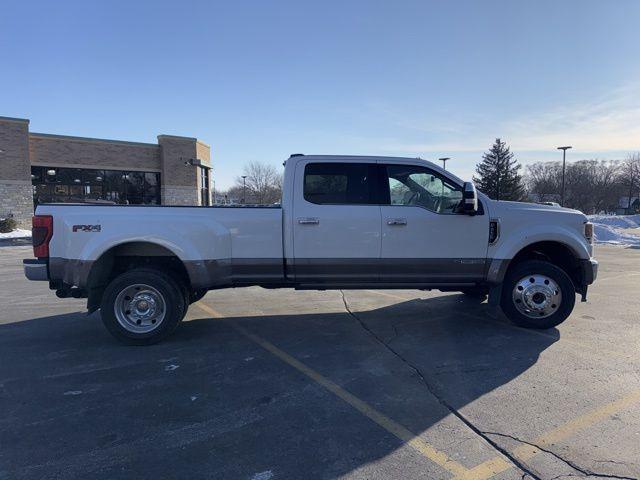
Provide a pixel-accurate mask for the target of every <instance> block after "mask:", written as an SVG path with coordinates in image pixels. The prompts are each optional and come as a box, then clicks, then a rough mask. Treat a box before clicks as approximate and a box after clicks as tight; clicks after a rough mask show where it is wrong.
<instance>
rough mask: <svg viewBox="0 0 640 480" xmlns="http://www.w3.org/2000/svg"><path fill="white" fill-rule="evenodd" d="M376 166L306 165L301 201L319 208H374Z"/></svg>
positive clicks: (343, 164) (354, 164)
mask: <svg viewBox="0 0 640 480" xmlns="http://www.w3.org/2000/svg"><path fill="white" fill-rule="evenodd" d="M375 172H376V165H375V164H368V163H309V164H307V165H306V167H305V169H304V199H305V200H306V201H307V202H311V203H316V204H320V205H375V204H377V201H376V196H375V192H374V189H375V180H374V179H375Z"/></svg>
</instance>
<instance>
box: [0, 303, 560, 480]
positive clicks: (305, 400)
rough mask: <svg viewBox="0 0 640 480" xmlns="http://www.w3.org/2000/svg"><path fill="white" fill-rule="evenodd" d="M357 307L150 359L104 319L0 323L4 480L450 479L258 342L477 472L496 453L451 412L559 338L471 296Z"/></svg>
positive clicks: (151, 354)
mask: <svg viewBox="0 0 640 480" xmlns="http://www.w3.org/2000/svg"><path fill="white" fill-rule="evenodd" d="M356 296H357V295H356V294H353V293H351V294H347V296H346V298H347V305H348V306H350V310H352V311H353V313H350V312H348V311H344V312H336V313H317V314H316V313H314V314H300V315H295V314H294V315H259V316H242V317H235V318H226V319H212V318H207V315H206V314H204V313H203V314H202V316H201V318H192V319H191V320H189V321H185V322H183V324H182V325H181V326H180V328H179V329H178V330H177V331H176V333H175V335H174V336H173V337H171V338H170V339H168V340H167V341H165V342H164V343H161V344H159V345H154V346H151V347H124V346H121V345H119V344H117V343H116V342H115V340H112V339H111V337H110V336H109V335H108V334H107V333H106V331H105V330H104V328H103V327H102V324H101V322H100V320H99V316H98V315H91V316H89V317H87V316H86V315H83V314H79V313H76V314H66V315H58V316H52V317H46V318H39V319H34V320H27V321H23V322H19V323H13V324H5V325H0V411H2V412H3V415H2V416H1V417H0V446H1V448H0V478H12V479H13V478H16V479H19V478H43V477H55V478H78V477H85V478H94V479H95V478H105V479H106V478H109V479H112V478H192V479H199V478H208V479H210V478H249V479H250V478H271V477H270V476H269V474H268V473H266V472H271V475H273V478H305V479H310V478H334V477H338V476H341V475H348V474H352V475H354V476H358V477H369V478H371V477H376V476H378V477H379V478H385V477H386V478H388V477H389V476H393V475H396V476H399V477H403V478H414V477H417V476H426V477H429V478H450V477H452V476H453V475H452V474H451V473H450V472H447V471H446V470H444V469H443V468H442V467H441V466H438V465H436V464H435V463H433V462H432V461H431V460H429V459H428V458H426V457H424V456H421V455H419V454H418V453H417V452H416V451H414V450H412V449H411V448H410V447H406V445H405V446H404V447H403V442H401V441H400V440H399V439H398V438H397V437H396V436H394V435H393V434H391V433H390V432H389V431H388V430H386V429H385V428H384V426H381V425H379V424H378V423H375V422H374V421H372V420H371V418H369V417H367V415H365V414H363V413H362V412H360V411H358V410H357V409H355V408H353V406H352V405H350V404H348V403H347V402H345V401H344V400H343V399H341V398H339V397H338V396H336V395H335V394H334V393H332V392H330V391H329V390H327V389H326V388H325V387H324V386H322V385H321V384H320V383H318V381H317V379H313V378H310V377H309V375H307V374H305V373H304V372H302V371H300V369H296V368H294V367H293V366H292V365H291V364H289V363H287V362H286V361H283V359H282V358H278V357H277V356H276V355H274V354H273V352H270V351H268V350H267V349H265V348H264V344H263V345H261V344H259V343H258V342H256V339H259V340H261V341H263V342H267V343H269V344H271V345H273V346H275V347H276V348H277V349H279V350H280V351H282V352H285V353H286V354H287V355H289V356H291V357H292V358H294V359H295V360H297V361H298V362H301V363H302V364H304V366H305V367H306V368H308V369H312V370H313V371H314V372H316V373H317V374H318V375H320V376H322V377H323V378H325V379H328V380H329V381H330V382H333V383H334V384H335V385H337V386H339V388H341V389H344V391H346V392H348V393H349V394H351V395H353V396H355V397H356V398H357V399H359V400H360V401H362V402H364V403H366V404H367V405H368V406H370V408H372V409H374V410H375V411H377V412H380V413H382V414H383V415H384V416H386V417H387V418H389V419H392V421H393V422H396V423H397V424H399V425H402V426H403V427H404V428H406V429H407V430H409V431H410V432H413V433H414V434H416V435H422V437H423V439H424V440H425V441H426V442H429V443H430V444H433V445H434V446H435V447H436V448H440V449H441V450H445V451H446V452H447V454H448V455H449V456H450V457H452V458H455V459H456V460H457V461H459V462H460V463H463V464H465V466H466V467H468V468H471V467H473V466H474V465H475V464H477V463H480V462H482V461H485V460H487V459H488V458H489V457H488V455H490V454H495V451H491V449H488V451H489V453H486V451H485V450H487V445H486V444H485V443H484V442H483V441H481V440H480V438H479V437H477V436H476V435H474V433H473V432H472V431H471V430H470V429H468V428H467V427H466V426H465V425H464V424H463V423H462V422H460V421H459V420H457V419H455V417H453V416H451V415H450V411H449V409H450V408H451V409H454V410H456V411H458V410H460V409H462V408H463V407H464V406H466V405H468V404H469V403H471V402H474V401H476V400H478V399H480V398H481V397H482V396H483V395H485V394H487V393H489V392H491V391H493V390H495V389H496V388H499V387H501V386H502V385H505V384H506V383H509V382H510V381H512V380H513V379H515V378H517V377H518V376H520V375H522V374H523V373H524V372H526V371H527V370H528V369H530V368H531V367H532V366H533V365H534V364H535V363H536V361H537V359H538V357H539V355H540V354H541V352H543V351H544V350H545V349H547V348H548V347H549V346H550V345H552V344H553V343H554V342H556V341H557V340H558V338H559V334H558V331H557V330H555V329H554V330H549V331H545V332H530V331H526V330H522V329H518V328H515V327H512V326H510V325H508V324H507V323H504V322H501V321H499V320H497V321H496V320H493V319H491V317H490V316H489V314H490V312H489V310H488V307H487V306H486V304H474V303H473V302H469V301H466V300H463V298H462V296H461V295H446V296H439V297H434V298H428V299H421V300H409V301H406V302H402V301H399V302H398V303H396V304H393V305H389V306H385V307H382V308H374V309H370V310H367V309H365V308H354V307H353V305H350V304H349V303H348V299H349V298H350V297H356ZM205 301H206V298H205ZM192 308H197V306H192ZM197 316H198V317H200V315H199V314H198V315H197ZM234 325H236V326H240V327H241V328H242V329H244V330H245V331H247V332H250V333H251V335H252V336H253V337H250V336H247V335H245V334H243V333H242V332H241V331H238V329H236V328H234ZM504 408H506V409H511V408H513V409H514V412H517V410H515V409H516V408H517V407H516V406H514V405H504ZM487 416H488V417H490V416H491V412H490V411H488V412H487ZM432 427H436V428H434V429H432ZM436 429H437V430H438V431H440V432H442V430H443V429H444V430H445V432H446V433H445V434H442V433H440V436H438V435H436V434H435V433H434V432H432V431H431V430H436ZM447 429H448V430H447ZM458 444H460V446H458V447H456V445H458ZM483 449H484V450H483ZM474 452H475V453H474ZM483 452H484V453H483ZM474 455H477V458H474ZM465 458H466V459H465ZM382 459H384V462H380V461H381V460H382ZM469 462H471V463H469ZM259 474H264V476H263V477H255V475H259Z"/></svg>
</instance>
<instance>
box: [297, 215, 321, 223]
mask: <svg viewBox="0 0 640 480" xmlns="http://www.w3.org/2000/svg"><path fill="white" fill-rule="evenodd" d="M298 223H299V224H300V225H318V224H319V223H320V219H319V218H315V217H306V218H299V219H298Z"/></svg>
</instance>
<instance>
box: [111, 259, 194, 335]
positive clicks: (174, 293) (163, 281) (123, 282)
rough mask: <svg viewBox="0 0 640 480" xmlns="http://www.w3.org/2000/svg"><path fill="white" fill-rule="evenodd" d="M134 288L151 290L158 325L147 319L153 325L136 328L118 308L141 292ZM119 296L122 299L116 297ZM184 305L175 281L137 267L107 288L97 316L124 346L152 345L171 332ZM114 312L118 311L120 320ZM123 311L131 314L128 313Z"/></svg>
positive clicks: (182, 296)
mask: <svg viewBox="0 0 640 480" xmlns="http://www.w3.org/2000/svg"><path fill="white" fill-rule="evenodd" d="M136 285H144V286H145V287H150V288H149V289H148V290H149V291H150V292H152V293H151V295H152V298H153V299H156V300H157V305H158V308H157V309H154V311H156V310H157V312H159V313H158V314H157V315H156V316H160V315H161V318H159V319H158V320H156V321H157V322H158V323H157V325H155V321H153V320H150V322H149V323H151V322H153V324H150V325H148V326H145V325H141V326H136V325H135V324H134V322H133V321H130V316H129V315H125V313H124V311H123V308H124V307H122V306H121V305H122V303H124V302H127V301H129V300H135V298H136V295H134V293H135V291H136V290H140V287H135V286H136ZM145 287H142V293H144V292H145V291H146V290H147V289H146V288H145ZM127 290H130V291H132V292H133V293H132V295H134V296H133V299H131V297H130V296H127V295H124V294H125V293H127ZM121 294H123V295H124V296H121V297H120V298H119V295H121ZM116 303H118V306H117V305H116ZM147 303H149V302H147ZM153 305H156V303H153ZM184 305H185V297H184V295H183V292H182V288H181V286H180V285H179V284H178V283H177V282H176V281H175V280H173V279H172V278H171V277H169V276H168V275H166V274H164V273H162V272H160V271H158V270H154V269H149V268H137V269H134V270H130V271H128V272H125V273H123V274H121V275H119V276H117V277H116V278H115V279H113V280H112V281H111V282H110V283H109V285H107V288H106V289H105V291H104V295H103V296H102V303H101V305H100V315H101V317H102V322H103V323H104V325H105V327H106V328H107V330H109V333H111V334H112V335H113V336H114V337H115V338H116V339H117V340H119V341H120V342H122V343H124V344H126V345H151V344H154V343H157V342H159V341H161V340H163V339H164V338H166V337H167V336H169V335H171V334H172V333H173V331H174V330H175V328H176V326H177V325H178V323H180V320H182V318H183V316H184ZM116 309H118V311H119V312H120V313H119V316H120V320H119V318H118V314H116ZM126 312H128V313H131V312H130V311H129V310H126ZM123 317H124V319H123ZM127 326H128V327H127ZM137 328H139V329H145V328H149V330H148V331H135V330H136V329H137Z"/></svg>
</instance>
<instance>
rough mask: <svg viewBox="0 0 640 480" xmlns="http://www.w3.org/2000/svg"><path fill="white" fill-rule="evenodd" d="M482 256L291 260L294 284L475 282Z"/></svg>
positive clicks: (482, 264) (482, 275)
mask: <svg viewBox="0 0 640 480" xmlns="http://www.w3.org/2000/svg"><path fill="white" fill-rule="evenodd" d="M486 268H487V260H486V259H484V258H382V259H380V258H356V259H354V258H305V259H295V260H294V261H293V271H294V274H295V283H304V284H308V283H336V282H339V283H348V282H357V283H362V282H365V283H370V282H382V283H396V282H397V283H405V284H412V283H416V284H448V283H465V284H466V283H471V284H473V283H476V282H482V281H484V278H485V271H486Z"/></svg>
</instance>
